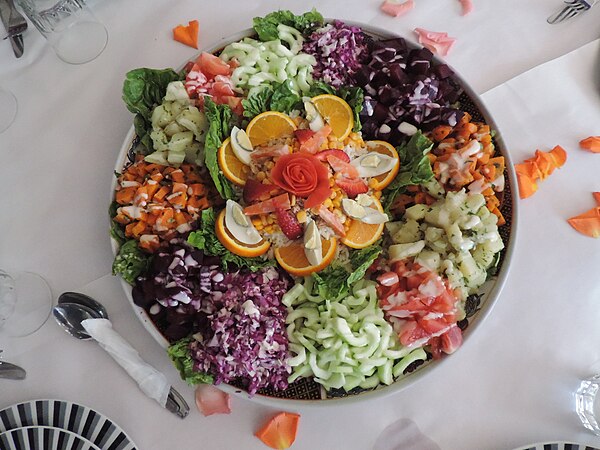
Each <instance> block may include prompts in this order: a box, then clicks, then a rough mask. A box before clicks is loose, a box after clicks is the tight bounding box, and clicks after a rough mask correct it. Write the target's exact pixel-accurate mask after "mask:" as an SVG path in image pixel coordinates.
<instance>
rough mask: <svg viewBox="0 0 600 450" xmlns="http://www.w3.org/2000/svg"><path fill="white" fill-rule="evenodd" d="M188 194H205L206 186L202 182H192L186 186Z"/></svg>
mask: <svg viewBox="0 0 600 450" xmlns="http://www.w3.org/2000/svg"><path fill="white" fill-rule="evenodd" d="M188 194H190V195H197V196H199V197H200V196H203V195H204V194H206V187H204V185H203V184H202V183H194V184H190V185H189V186H188Z"/></svg>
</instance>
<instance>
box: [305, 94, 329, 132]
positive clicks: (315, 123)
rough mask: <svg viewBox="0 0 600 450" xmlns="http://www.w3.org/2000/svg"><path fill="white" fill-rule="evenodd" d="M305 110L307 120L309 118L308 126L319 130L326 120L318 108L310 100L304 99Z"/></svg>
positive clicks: (313, 129)
mask: <svg viewBox="0 0 600 450" xmlns="http://www.w3.org/2000/svg"><path fill="white" fill-rule="evenodd" d="M304 110H305V111H306V120H308V122H309V123H308V127H309V128H310V129H311V130H312V131H319V130H320V129H321V128H323V127H324V126H325V121H324V120H323V117H321V114H319V111H317V108H316V107H315V105H314V104H313V102H311V101H310V100H304Z"/></svg>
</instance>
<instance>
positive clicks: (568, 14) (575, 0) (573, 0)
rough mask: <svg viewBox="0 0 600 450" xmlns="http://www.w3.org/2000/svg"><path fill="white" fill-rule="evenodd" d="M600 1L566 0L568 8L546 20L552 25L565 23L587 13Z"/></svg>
mask: <svg viewBox="0 0 600 450" xmlns="http://www.w3.org/2000/svg"><path fill="white" fill-rule="evenodd" d="M598 1H600V0H587V1H586V0H565V2H564V3H565V4H566V6H565V7H564V8H563V9H561V10H560V11H558V12H557V13H555V14H552V15H551V16H550V17H548V18H547V19H546V22H548V23H549V24H551V25H554V24H557V23H561V22H564V21H565V20H567V19H570V18H572V17H575V16H577V15H578V14H581V13H582V12H584V11H587V10H588V9H590V8H591V7H592V6H594V5H595V4H596V3H598Z"/></svg>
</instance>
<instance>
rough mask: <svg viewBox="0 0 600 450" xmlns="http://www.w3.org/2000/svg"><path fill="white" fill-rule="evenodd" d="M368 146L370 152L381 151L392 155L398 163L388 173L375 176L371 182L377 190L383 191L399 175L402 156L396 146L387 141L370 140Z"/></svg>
mask: <svg viewBox="0 0 600 450" xmlns="http://www.w3.org/2000/svg"><path fill="white" fill-rule="evenodd" d="M367 148H368V149H369V151H370V152H377V153H381V154H382V155H387V156H391V157H392V158H396V161H397V163H396V164H395V165H394V167H393V168H392V169H391V170H390V171H389V172H386V173H382V174H381V175H378V176H376V177H373V179H371V181H370V182H369V185H370V186H371V187H372V188H373V189H375V190H376V191H381V190H383V189H385V188H386V187H388V185H389V184H390V183H391V182H392V181H394V178H396V175H398V171H399V170H400V158H399V157H398V152H397V151H396V148H395V147H394V146H393V145H392V144H390V143H388V142H385V141H368V142H367Z"/></svg>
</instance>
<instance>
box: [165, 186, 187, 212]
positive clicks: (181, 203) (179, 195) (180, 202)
mask: <svg viewBox="0 0 600 450" xmlns="http://www.w3.org/2000/svg"><path fill="white" fill-rule="evenodd" d="M167 201H168V202H169V203H170V204H171V205H173V206H174V207H175V208H177V209H182V208H185V205H186V203H187V189H186V191H185V192H181V191H179V192H173V193H172V194H171V195H169V196H167Z"/></svg>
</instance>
